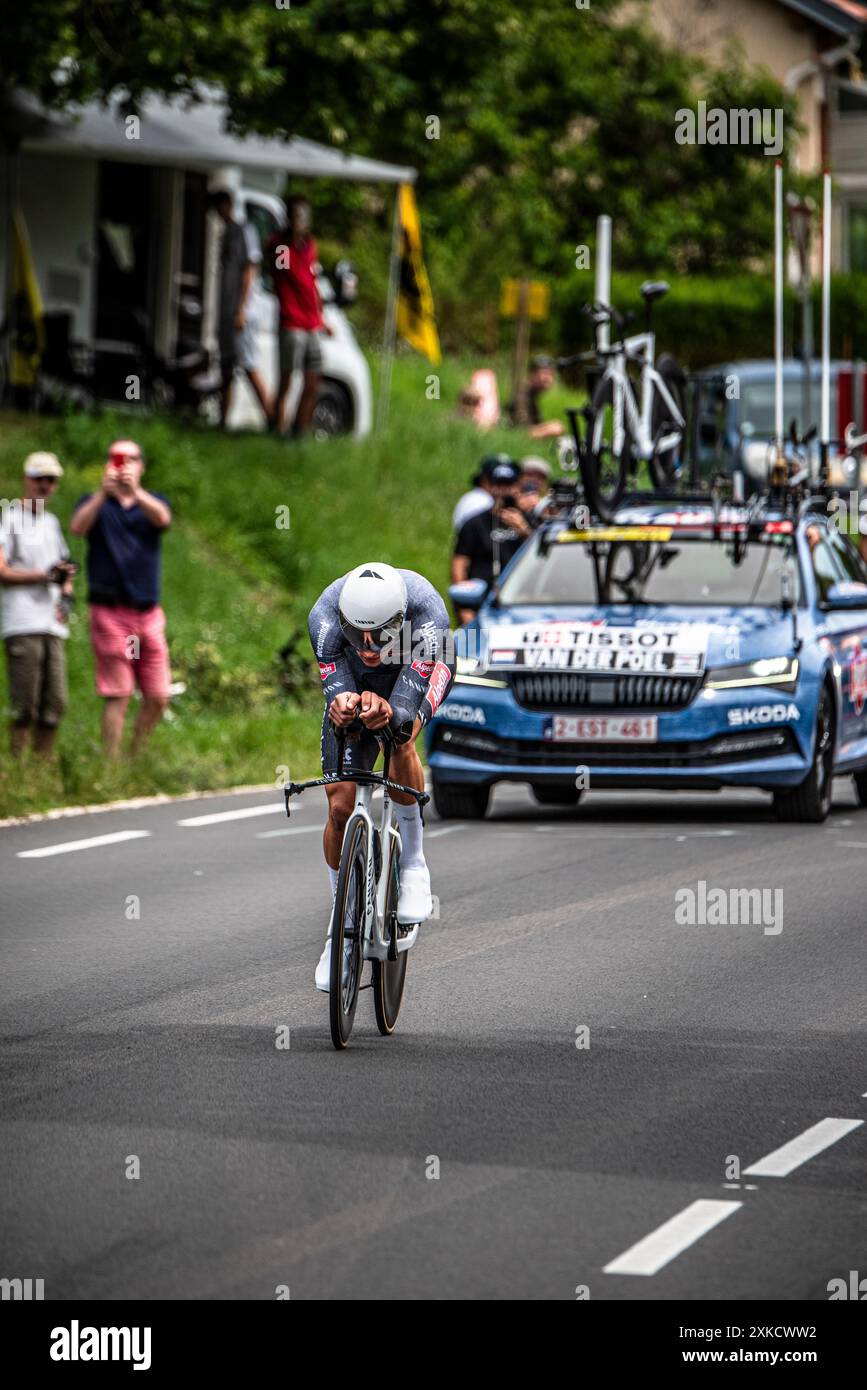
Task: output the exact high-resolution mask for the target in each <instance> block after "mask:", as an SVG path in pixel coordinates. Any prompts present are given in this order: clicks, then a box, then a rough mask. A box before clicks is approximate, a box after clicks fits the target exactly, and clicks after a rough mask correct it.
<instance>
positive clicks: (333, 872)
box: [325, 864, 340, 898]
mask: <svg viewBox="0 0 867 1390" xmlns="http://www.w3.org/2000/svg"><path fill="white" fill-rule="evenodd" d="M325 867H326V869H327V870H328V882H329V883H330V884H331V896H332V898H333V897H334V894H335V893H336V892H337V875H338V874H339V873H340V870H339V869H332V867H331V865H330V864H326V865H325Z"/></svg>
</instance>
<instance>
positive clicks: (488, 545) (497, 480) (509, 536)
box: [451, 460, 533, 623]
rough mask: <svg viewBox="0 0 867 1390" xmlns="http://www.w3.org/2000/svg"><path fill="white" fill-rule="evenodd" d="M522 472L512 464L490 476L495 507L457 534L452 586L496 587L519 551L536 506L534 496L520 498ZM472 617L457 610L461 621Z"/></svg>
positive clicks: (478, 513)
mask: <svg viewBox="0 0 867 1390" xmlns="http://www.w3.org/2000/svg"><path fill="white" fill-rule="evenodd" d="M520 476H521V470H520V468H519V467H518V465H517V464H516V463H515V462H514V461H512V460H510V461H509V462H508V463H501V464H499V465H498V466H497V467H496V468H495V469H494V470H493V472H492V474H491V486H492V491H493V505H492V506H491V507H488V508H486V509H485V510H484V511H481V512H477V513H476V515H475V516H472V517H470V519H469V521H465V522H464V524H463V526H462V527H461V529H460V531H459V532H458V537H457V540H456V541H455V550H454V555H453V557H452V575H451V582H452V583H453V584H458V583H460V582H461V581H462V580H464V579H484V581H485V583H486V584H488V585H491V584H494V583H496V581H497V579H498V578H499V576H500V573H501V571H502V570H504V569H505V567H506V565H507V564H508V563H509V561H510V560H511V558H512V556H513V555H514V554H515V553H516V551H518V550H520V548H521V546H522V545H523V544H524V541H525V540H526V539H527V537H528V536H529V535H530V533H531V531H532V529H533V527H532V523H531V521H530V519H529V517H528V516H527V515H526V514H525V510H524V509H525V508H526V510H527V511H529V510H530V508H531V507H532V505H533V502H532V497H531V495H529V494H528V495H527V496H526V497H523V496H519V495H518V491H517V489H518V480H519V478H520ZM471 617H472V613H471V612H470V611H469V610H468V609H458V621H459V622H461V623H465V622H469V620H470V618H471Z"/></svg>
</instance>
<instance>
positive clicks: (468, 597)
mask: <svg viewBox="0 0 867 1390" xmlns="http://www.w3.org/2000/svg"><path fill="white" fill-rule="evenodd" d="M487 592H488V585H487V583H486V581H485V580H484V579H461V580H460V581H459V582H458V583H457V584H450V585H449V598H450V599H451V601H452V603H453V604H454V606H455V608H469V609H470V611H471V612H472V613H478V611H479V609H480V608H481V606H482V604H483V603H484V601H485V596H486V594H487Z"/></svg>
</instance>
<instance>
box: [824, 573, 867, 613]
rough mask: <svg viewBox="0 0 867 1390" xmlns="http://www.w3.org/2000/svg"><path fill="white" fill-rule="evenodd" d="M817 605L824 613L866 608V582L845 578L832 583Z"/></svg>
mask: <svg viewBox="0 0 867 1390" xmlns="http://www.w3.org/2000/svg"><path fill="white" fill-rule="evenodd" d="M819 607H820V608H821V609H822V610H823V612H825V613H842V612H845V611H846V610H847V609H850V608H867V584H860V583H858V581H857V580H855V579H846V580H844V581H843V582H842V583H840V584H832V585H831V587H830V589H829V590H828V592H827V593H826V595H825V597H824V598H823V599H822V602H821V603H820V604H819Z"/></svg>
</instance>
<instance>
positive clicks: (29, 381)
mask: <svg viewBox="0 0 867 1390" xmlns="http://www.w3.org/2000/svg"><path fill="white" fill-rule="evenodd" d="M14 257H15V259H14V264H13V269H12V303H11V305H10V306H9V312H8V319H9V322H10V323H11V324H12V342H11V345H10V346H11V348H12V358H11V362H10V364H9V383H10V385H11V386H24V387H29V386H33V385H35V383H36V377H37V374H38V372H39V363H40V360H41V358H42V353H43V352H44V350H45V325H44V323H43V320H42V295H41V294H40V292H39V281H38V280H37V279H36V271H35V270H34V267H33V257H32V256H31V254H30V242H29V240H28V237H27V227H26V226H25V223H24V217H23V215H22V214H21V212H20V211H19V212H16V214H15V249H14Z"/></svg>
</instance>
